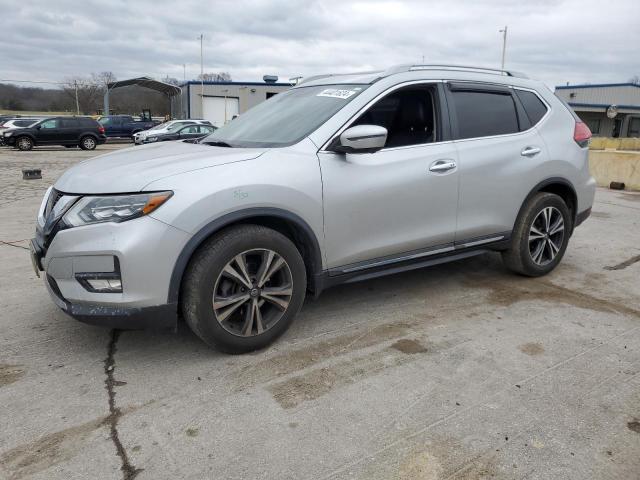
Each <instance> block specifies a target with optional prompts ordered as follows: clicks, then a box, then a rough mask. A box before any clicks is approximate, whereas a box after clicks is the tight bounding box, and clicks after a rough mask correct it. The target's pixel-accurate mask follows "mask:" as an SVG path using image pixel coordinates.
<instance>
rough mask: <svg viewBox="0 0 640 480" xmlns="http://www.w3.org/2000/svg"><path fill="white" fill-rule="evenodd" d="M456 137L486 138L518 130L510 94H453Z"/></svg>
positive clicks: (516, 116)
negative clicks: (456, 127)
mask: <svg viewBox="0 0 640 480" xmlns="http://www.w3.org/2000/svg"><path fill="white" fill-rule="evenodd" d="M451 96H452V97H453V104H454V110H455V114H456V118H457V124H458V138H460V139H461V138H476V137H488V136H492V135H504V134H507V133H516V132H518V131H519V126H518V115H517V113H516V105H515V103H514V102H513V98H512V97H511V95H510V94H508V93H507V94H503V93H494V92H474V91H453V92H451Z"/></svg>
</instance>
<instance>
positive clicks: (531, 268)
mask: <svg viewBox="0 0 640 480" xmlns="http://www.w3.org/2000/svg"><path fill="white" fill-rule="evenodd" d="M547 218H548V220H547ZM572 231H573V219H572V216H571V212H570V210H569V208H568V207H567V204H566V203H565V202H564V200H563V199H562V198H561V197H559V196H558V195H555V194H553V193H546V192H540V193H537V194H536V195H535V196H534V197H533V198H531V199H530V200H529V201H528V202H527V203H526V205H525V206H524V208H523V210H522V212H521V214H520V216H519V217H518V219H517V220H516V224H515V227H514V229H513V235H512V237H511V245H510V247H509V249H508V250H506V251H504V252H502V260H503V262H504V264H505V266H506V267H507V268H508V269H509V270H512V271H514V272H516V273H519V274H521V275H525V276H528V277H539V276H541V275H546V274H547V273H549V272H550V271H552V270H553V269H554V268H556V266H557V265H558V264H559V263H560V261H561V260H562V257H563V256H564V252H565V251H566V249H567V245H568V243H569V237H570V236H571V232H572Z"/></svg>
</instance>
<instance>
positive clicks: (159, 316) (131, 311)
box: [45, 275, 178, 330]
mask: <svg viewBox="0 0 640 480" xmlns="http://www.w3.org/2000/svg"><path fill="white" fill-rule="evenodd" d="M45 284H46V285H47V289H48V290H49V293H50V295H51V298H52V299H53V301H54V302H55V304H56V305H57V306H58V307H59V308H60V309H61V310H62V311H63V312H64V313H66V314H67V315H69V316H70V317H72V318H74V319H76V320H78V321H80V322H83V323H88V324H89V325H97V326H100V327H108V328H117V329H120V330H175V329H176V328H177V324H178V306H177V304H175V303H168V304H165V305H155V306H152V307H117V306H107V305H90V304H80V303H75V304H74V303H71V302H69V301H67V300H65V299H64V298H63V297H62V295H61V294H60V291H59V290H58V286H57V285H56V283H55V280H54V279H53V278H51V277H50V276H48V275H47V279H46V282H45Z"/></svg>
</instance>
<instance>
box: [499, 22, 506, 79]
mask: <svg viewBox="0 0 640 480" xmlns="http://www.w3.org/2000/svg"><path fill="white" fill-rule="evenodd" d="M500 33H502V65H501V67H500V69H501V70H504V56H505V53H506V51H507V26H506V25H505V26H504V29H502V30H500Z"/></svg>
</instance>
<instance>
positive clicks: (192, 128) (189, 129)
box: [180, 125, 198, 133]
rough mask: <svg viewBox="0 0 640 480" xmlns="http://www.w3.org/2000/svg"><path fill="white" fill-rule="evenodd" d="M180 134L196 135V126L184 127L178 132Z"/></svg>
mask: <svg viewBox="0 0 640 480" xmlns="http://www.w3.org/2000/svg"><path fill="white" fill-rule="evenodd" d="M180 133H198V126H197V125H190V126H188V127H184V128H183V129H182V130H180Z"/></svg>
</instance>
